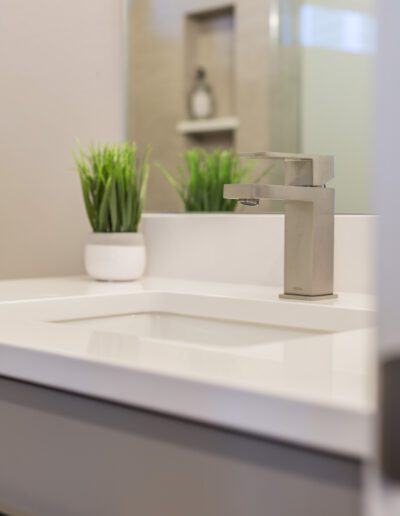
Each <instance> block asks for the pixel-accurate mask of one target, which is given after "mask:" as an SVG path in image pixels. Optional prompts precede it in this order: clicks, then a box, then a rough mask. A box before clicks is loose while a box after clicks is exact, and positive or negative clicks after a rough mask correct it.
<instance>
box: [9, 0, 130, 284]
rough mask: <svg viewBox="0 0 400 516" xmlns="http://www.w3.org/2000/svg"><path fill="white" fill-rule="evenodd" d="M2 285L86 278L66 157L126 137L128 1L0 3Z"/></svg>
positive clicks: (79, 210)
mask: <svg viewBox="0 0 400 516" xmlns="http://www.w3.org/2000/svg"><path fill="white" fill-rule="evenodd" d="M0 6H1V16H0V49H1V50H0V84H1V95H0V113H1V116H0V177H1V183H0V238H1V253H0V278H11V277H27V276H46V275H64V274H72V273H79V272H81V271H82V269H83V267H82V244H83V241H84V238H85V234H86V233H87V231H88V230H89V227H88V224H87V222H86V217H85V213H84V210H83V206H82V201H81V194H80V189H79V184H78V178H77V176H76V174H75V173H74V172H73V171H72V170H71V168H72V166H73V163H72V160H71V157H70V150H71V149H72V148H73V147H74V144H75V139H76V138H78V137H79V139H80V140H81V141H82V142H83V143H85V142H89V141H98V140H101V141H103V140H119V139H121V137H122V136H123V120H124V116H123V73H122V72H123V59H124V57H123V56H124V54H123V44H124V34H123V2H122V0H68V1H67V0H18V1H16V0H1V4H0Z"/></svg>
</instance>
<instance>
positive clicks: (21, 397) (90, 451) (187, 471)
mask: <svg viewBox="0 0 400 516" xmlns="http://www.w3.org/2000/svg"><path fill="white" fill-rule="evenodd" d="M0 423H1V425H0V468H1V469H0V512H1V511H3V512H4V513H6V514H9V515H11V516H92V515H93V516H339V515H340V516H358V515H360V512H361V509H360V469H361V466H360V464H359V463H358V462H357V461H356V460H350V459H346V458H343V457H336V456H332V455H328V454H324V453H319V452H315V451H311V450H307V449H303V448H299V447H295V446H288V445H285V444H283V443H279V442H273V441H270V440H265V439H258V438H255V437H252V436H249V435H243V434H239V433H235V432H231V431H226V430H223V429H219V428H215V427H209V426H205V425H200V424H196V423H192V422H188V421H183V420H180V419H175V418H171V417H167V416H163V415H159V414H155V413H151V412H145V411H142V410H136V409H132V408H130V407H125V406H120V405H115V404H112V403H105V402H102V401H98V400H94V399H91V398H86V397H82V396H76V395H73V394H69V393H65V392H60V391H56V390H52V389H47V388H43V387H39V386H34V385H30V384H24V383H20V382H16V381H14V380H9V379H5V378H2V379H0Z"/></svg>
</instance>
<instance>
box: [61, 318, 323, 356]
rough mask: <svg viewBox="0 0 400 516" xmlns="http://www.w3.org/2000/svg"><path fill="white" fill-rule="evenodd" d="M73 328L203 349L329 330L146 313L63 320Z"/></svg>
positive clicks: (283, 339) (258, 343) (249, 344)
mask: <svg viewBox="0 0 400 516" xmlns="http://www.w3.org/2000/svg"><path fill="white" fill-rule="evenodd" d="M60 324H67V325H69V326H75V327H86V328H90V329H93V330H94V331H96V332H106V333H113V334H117V335H125V336H133V337H137V338H140V339H146V340H148V339H150V340H152V341H158V342H159V343H161V342H165V343H175V344H182V345H183V344H184V345H189V346H196V347H206V348H217V349H221V348H225V349H227V348H229V349H231V348H249V347H257V346H261V345H265V344H270V343H272V342H286V341H289V340H293V339H300V338H305V337H312V336H316V335H321V334H328V333H332V332H330V331H326V330H314V329H306V328H296V327H290V326H278V325H273V324H261V323H249V322H239V321H229V320H224V319H217V318H212V317H195V316H187V315H181V314H177V313H163V312H147V313H134V314H129V315H117V316H110V317H97V318H86V319H78V320H70V321H63V322H62V323H60Z"/></svg>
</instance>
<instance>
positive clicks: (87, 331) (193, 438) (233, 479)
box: [0, 216, 375, 516]
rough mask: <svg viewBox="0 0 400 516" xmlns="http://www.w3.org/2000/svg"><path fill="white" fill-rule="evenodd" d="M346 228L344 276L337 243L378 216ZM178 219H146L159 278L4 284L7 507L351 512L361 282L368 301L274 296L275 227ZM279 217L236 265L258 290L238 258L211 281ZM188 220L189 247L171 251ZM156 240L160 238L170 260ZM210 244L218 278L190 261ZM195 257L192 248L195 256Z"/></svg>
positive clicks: (362, 341) (361, 436) (362, 375)
mask: <svg viewBox="0 0 400 516" xmlns="http://www.w3.org/2000/svg"><path fill="white" fill-rule="evenodd" d="M189 218H190V217H189ZM232 219H234V223H231V222H227V221H228V220H232ZM235 219H236V220H235ZM353 219H354V217H350V218H348V220H346V221H345V222H346V223H345V224H342V222H343V221H342V222H340V221H339V223H338V224H337V232H338V236H337V243H338V244H339V246H338V250H337V253H338V254H337V255H336V263H337V264H340V263H342V261H347V265H349V261H348V260H349V259H348V256H347V255H346V253H349V252H350V251H349V250H348V248H347V246H344V245H342V243H343V242H345V241H346V239H347V237H348V235H347V231H353V230H354V229H355V227H354V225H358V233H357V234H358V236H359V239H360V243H359V244H360V245H358V246H357V248H358V250H359V251H360V250H362V249H367V247H368V245H369V244H368V242H367V240H368V239H367V234H372V230H371V228H370V227H369V226H371V224H372V220H371V219H370V221H369V222H367V221H366V220H365V218H358V220H353ZM355 219H357V217H356V218H355ZM362 219H364V220H362ZM177 220H178V222H177ZM177 220H175V219H174V216H170V217H168V216H166V217H160V216H158V217H155V216H154V217H152V216H147V217H145V220H144V231H145V235H146V239H147V242H148V250H149V268H148V272H150V273H151V274H149V275H148V276H147V277H145V278H144V279H143V280H142V281H140V282H135V283H119V284H111V283H96V282H93V281H90V280H88V279H87V278H84V277H82V278H80V277H75V278H74V277H71V278H58V279H57V278H55V279H47V280H43V279H37V280H18V281H9V282H2V283H1V285H0V286H1V288H0V321H1V324H0V343H1V344H0V374H1V380H0V386H1V388H0V417H1V427H0V428H1V430H0V432H1V440H2V446H1V447H0V461H1V464H2V465H3V467H2V468H1V469H0V504H2V505H0V510H1V511H3V512H5V513H7V514H10V515H15V516H19V515H21V516H25V515H26V516H39V515H40V516H55V515H57V516H64V515H65V516H70V515H71V516H72V515H74V516H75V515H81V514H82V515H89V514H90V515H91V514H96V516H102V515H107V516H109V515H110V514H112V515H115V516H119V515H121V516H125V515H127V516H128V515H129V516H131V515H132V514H138V515H140V516H141V515H146V516H153V515H154V516H156V515H157V516H158V515H161V514H162V515H171V516H172V515H173V516H187V515H190V516H200V515H207V516H214V515H215V516H225V515H226V516H228V515H229V516H242V515H249V516H253V515H254V516H258V515H260V516H261V515H265V514H268V515H271V516H275V515H279V516H281V515H285V516H286V515H288V516H291V515H293V514H296V516H297V515H298V516H303V515H304V516H310V515H320V514H321V515H322V514H323V515H324V516H325V515H328V516H330V515H332V516H337V515H338V514H340V515H341V516H356V515H359V514H361V504H362V500H361V498H362V464H363V462H364V461H365V460H366V459H368V458H369V457H370V455H371V452H372V418H373V414H374V408H375V399H374V392H375V379H374V364H375V360H374V358H375V357H374V329H373V327H374V314H375V306H374V298H373V296H372V295H371V294H370V293H368V291H367V290H368V288H367V284H366V283H365V291H364V292H362V291H361V292H360V291H358V292H355V291H354V290H355V287H354V285H355V283H353V284H350V288H353V289H354V290H353V292H351V291H350V290H349V291H346V290H345V289H343V285H342V282H344V281H345V280H346V281H347V279H346V273H345V272H343V271H341V270H339V271H338V274H337V283H336V290H337V291H338V293H339V297H338V299H331V300H324V301H318V302H314V303H306V302H301V301H290V300H282V299H279V293H280V292H281V287H279V286H278V285H279V281H280V274H281V269H279V266H278V265H277V264H278V262H279V258H280V256H279V255H280V253H282V249H281V247H280V245H278V244H279V242H278V241H274V235H280V227H281V226H282V222H283V221H282V217H280V216H276V217H272V218H271V217H270V216H269V217H268V216H260V217H256V218H255V219H253V218H252V217H251V216H238V218H236V217H231V218H230V219H229V218H228V217H227V218H226V220H224V217H218V216H216V217H215V216H205V217H198V218H197V220H196V217H193V216H192V218H191V220H190V221H188V217H185V216H182V218H180V219H177ZM273 220H275V225H276V228H273V227H271V228H270V230H271V231H270V232H269V238H270V241H269V242H268V245H266V246H265V249H263V248H262V247H260V245H261V244H259V248H258V250H257V251H258V253H259V254H258V256H257V260H259V263H260V266H259V268H258V269H257V268H254V267H253V268H252V269H251V267H250V265H251V264H250V263H249V262H247V263H243V262H242V264H241V270H242V274H243V277H245V272H246V270H247V271H249V273H248V274H249V276H250V277H251V280H253V281H250V284H248V283H245V282H244V281H242V277H241V276H240V275H238V274H236V272H237V271H236V269H235V268H236V267H237V266H236V265H235V264H233V265H232V269H231V270H230V271H229V268H228V267H225V268H224V271H223V272H221V270H222V269H220V272H218V267H219V265H218V264H219V263H223V262H224V259H223V258H224V257H223V253H224V252H229V250H230V246H231V245H233V241H234V240H235V239H237V238H239V239H241V241H242V242H243V245H246V244H247V243H248V242H247V240H248V241H251V240H252V239H253V237H254V235H253V234H252V231H257V230H258V229H259V228H258V224H262V223H267V224H273ZM188 223H190V225H191V227H192V231H191V235H192V236H191V237H190V236H189V235H188V236H187V238H186V245H185V246H184V247H182V248H179V247H178V246H177V242H178V241H179V239H180V238H181V237H182V234H181V233H182V231H184V226H185V224H188ZM171 224H173V229H174V231H173V232H172V231H171ZM229 224H232V228H233V227H235V231H234V232H232V231H231V230H230V229H229ZM221 225H224V226H225V232H224V234H225V238H224V243H223V245H222V243H221V244H219V245H218V243H217V235H218V233H219V231H220V230H221ZM366 225H367V226H368V228H367V229H366V227H365V226H366ZM207 228H208V229H207ZM193 229H196V231H193ZM157 235H160V238H157ZM161 235H164V238H168V239H169V241H170V248H168V246H166V247H164V252H163V257H164V259H163V260H159V259H157V256H159V254H158V253H157V246H158V245H161V244H162V242H161V241H160V240H162V238H161ZM206 235H208V237H207V238H208V241H209V242H211V244H212V243H213V242H214V243H215V245H214V246H212V245H211V247H209V251H208V252H209V253H211V254H213V256H212V257H211V260H210V262H209V263H212V264H213V269H212V270H211V269H210V265H209V264H207V263H206V262H203V265H201V264H198V263H196V260H198V259H199V256H198V255H196V253H195V251H196V248H195V245H194V244H193V242H191V241H190V238H192V239H193V240H196V242H197V244H198V245H199V246H200V247H201V248H202V247H204V242H205V241H204V239H203V236H204V238H205V236H206ZM363 235H364V237H363ZM279 238H280V237H279ZM363 238H364V240H365V241H363ZM246 239H247V240H246ZM192 244H193V245H192ZM363 246H364V247H363ZM210 249H212V251H210ZM169 252H171V253H173V252H174V253H175V260H174V261H172V260H171V261H170V263H171V268H170V276H167V275H166V274H164V275H163V274H160V273H161V272H162V268H163V267H164V266H165V263H166V262H165V259H168V253H169ZM199 252H200V254H201V251H199ZM204 252H205V251H204ZM187 253H195V254H193V259H192V260H191V261H190V260H186V254H187ZM352 254H353V259H356V258H357V257H356V256H355V253H354V252H353V253H352ZM204 256H205V255H204ZM218 256H219V259H218ZM267 256H268V259H267ZM203 258H204V257H203ZM243 259H244V260H245V258H243ZM251 259H253V258H251V257H249V259H248V260H249V261H251ZM174 267H177V270H179V271H180V274H181V277H178V276H179V274H178V273H174ZM190 268H192V269H191V270H190ZM256 269H257V270H256ZM364 272H365V274H366V271H364ZM364 272H363V270H362V267H358V269H357V271H356V270H355V269H354V273H353V278H352V280H353V282H357V281H360V283H362V275H363V274H364ZM217 273H218V274H220V275H221V280H220V281H216V278H215V277H213V275H214V274H217ZM266 273H267V274H269V277H268V278H267V279H265V278H264V280H263V281H261V280H259V281H258V280H257V281H256V278H255V275H256V274H260V275H265V274H266ZM195 274H197V275H198V276H201V275H204V277H194V275H195ZM229 274H236V280H237V281H236V282H233V281H232V278H231V277H229ZM207 276H208V277H207ZM274 282H276V283H277V284H276V285H275V284H274ZM251 283H252V284H251ZM266 285H268V286H266Z"/></svg>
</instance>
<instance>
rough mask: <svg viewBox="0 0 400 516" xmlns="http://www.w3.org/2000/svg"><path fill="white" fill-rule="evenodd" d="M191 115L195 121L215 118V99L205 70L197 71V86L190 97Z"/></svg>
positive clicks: (195, 85)
mask: <svg viewBox="0 0 400 516" xmlns="http://www.w3.org/2000/svg"><path fill="white" fill-rule="evenodd" d="M189 114H190V118H193V119H195V120H201V119H203V118H211V117H212V116H214V97H213V93H212V89H211V86H210V85H209V84H208V82H207V78H206V71H205V69H204V68H198V69H197V71H196V79H195V84H194V87H193V89H192V91H191V92H190V95H189Z"/></svg>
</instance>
